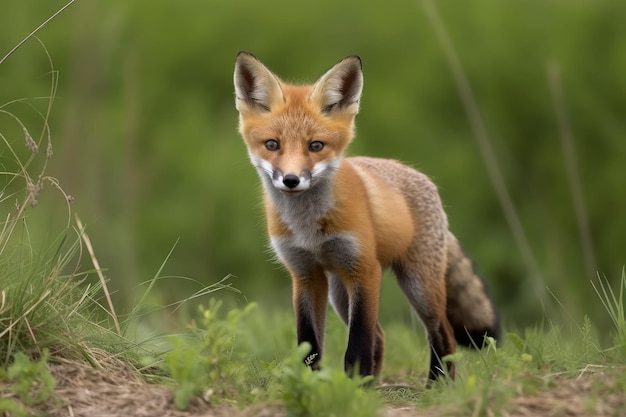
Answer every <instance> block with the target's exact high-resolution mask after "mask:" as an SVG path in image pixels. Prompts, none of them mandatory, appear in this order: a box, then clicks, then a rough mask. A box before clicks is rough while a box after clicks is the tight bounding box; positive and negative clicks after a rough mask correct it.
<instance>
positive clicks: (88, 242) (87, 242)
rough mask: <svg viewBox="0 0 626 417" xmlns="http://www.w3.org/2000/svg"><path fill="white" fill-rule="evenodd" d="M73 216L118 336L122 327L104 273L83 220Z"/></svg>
mask: <svg viewBox="0 0 626 417" xmlns="http://www.w3.org/2000/svg"><path fill="white" fill-rule="evenodd" d="M75 218H76V225H77V226H78V230H79V233H80V236H81V238H82V240H83V242H85V247H86V248H87V252H88V253H89V257H90V258H91V263H92V264H93V267H94V268H95V269H96V273H97V274H98V278H99V279H100V283H101V284H102V291H103V292H104V296H105V297H106V300H107V304H108V305H109V311H108V313H109V316H111V318H112V319H113V324H114V325H115V331H116V332H117V334H118V336H121V335H122V329H121V328H120V323H119V321H118V320H117V314H115V307H113V301H111V294H110V293H109V289H108V287H107V283H106V279H105V278H104V275H103V274H102V268H100V262H98V258H96V254H95V252H94V250H93V246H92V245H91V240H90V239H89V236H87V233H85V228H84V226H83V222H81V221H80V218H79V217H78V215H75Z"/></svg>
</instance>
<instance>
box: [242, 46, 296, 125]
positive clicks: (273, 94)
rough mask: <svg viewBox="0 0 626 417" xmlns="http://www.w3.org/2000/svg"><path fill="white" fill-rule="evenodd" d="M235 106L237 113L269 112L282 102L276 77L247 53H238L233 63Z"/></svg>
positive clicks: (281, 93) (282, 97)
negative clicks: (273, 106)
mask: <svg viewBox="0 0 626 417" xmlns="http://www.w3.org/2000/svg"><path fill="white" fill-rule="evenodd" d="M234 78H235V105H236V107H237V110H239V112H240V113H241V112H259V111H270V109H271V108H272V105H273V104H275V103H277V102H282V101H284V96H283V91H282V89H281V87H280V81H279V80H278V77H276V75H274V73H272V72H271V71H270V70H269V69H268V68H267V67H266V66H265V65H263V63H261V61H259V60H258V59H257V57H255V56H254V55H252V54H251V53H249V52H244V51H242V52H239V53H238V54H237V59H236V61H235V76H234Z"/></svg>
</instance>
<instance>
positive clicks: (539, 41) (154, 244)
mask: <svg viewBox="0 0 626 417" xmlns="http://www.w3.org/2000/svg"><path fill="white" fill-rule="evenodd" d="M63 4H65V1H60V0H46V1H41V0H4V1H3V3H2V5H1V6H0V54H2V55H4V53H5V52H6V51H8V50H10V49H11V48H12V47H13V46H14V45H16V44H17V43H18V42H19V41H20V40H21V39H23V38H24V37H25V36H26V35H27V34H28V33H29V32H30V31H31V30H32V29H33V28H35V27H36V26H37V25H38V24H40V23H41V22H42V21H44V20H45V19H46V18H47V17H49V16H50V15H51V14H53V13H54V12H55V11H56V10H58V9H59V8H60V7H61V6H62V5H63ZM435 4H436V7H437V9H438V11H439V14H440V16H441V20H442V22H443V24H444V25H445V26H446V28H447V30H448V31H449V35H450V38H451V41H452V43H453V45H454V47H455V48H456V50H457V52H458V54H459V58H460V60H461V63H462V64H463V66H464V68H465V70H466V72H467V77H468V79H469V82H470V84H471V86H472V88H473V91H474V93H475V96H476V100H477V102H478V110H479V111H480V113H481V114H482V116H483V118H484V121H485V125H486V128H487V131H488V132H489V135H490V138H491V144H492V146H493V148H494V152H495V155H496V158H497V160H498V164H499V166H500V168H501V171H502V177H501V179H502V180H503V181H504V182H505V184H506V186H507V188H508V191H509V193H510V194H511V196H512V200H513V203H514V205H515V208H516V210H517V212H518V214H519V216H520V218H521V223H522V226H523V230H524V233H525V235H526V236H527V238H528V240H529V242H530V247H531V250H532V257H533V258H534V260H535V262H536V264H537V267H538V268H537V269H538V271H534V270H533V268H534V267H533V265H532V263H529V262H528V261H527V260H525V259H524V257H523V256H522V255H521V254H520V249H519V246H518V245H517V244H516V241H515V239H514V238H513V235H512V232H511V229H510V227H509V225H508V223H507V221H506V219H505V216H504V214H503V210H502V207H501V205H500V203H499V202H498V198H497V196H496V193H495V191H494V187H493V186H492V182H491V181H490V178H489V176H488V173H487V169H486V165H485V163H484V161H483V159H482V157H481V153H480V152H479V150H478V148H477V146H476V139H475V136H474V134H473V132H472V129H471V126H470V123H469V121H468V117H467V114H466V112H465V110H464V108H463V106H462V104H461V101H460V99H459V93H458V89H457V87H456V85H455V82H454V78H453V76H452V73H451V70H450V66H449V65H448V62H447V61H446V58H445V55H444V53H443V50H442V48H441V44H440V42H439V39H438V38H437V36H436V32H435V31H434V29H433V20H432V19H431V18H429V15H428V13H427V12H426V9H425V8H424V7H423V6H424V3H423V2H422V1H420V0H415V1H408V0H388V1H385V2H380V3H379V2H366V1H362V0H361V1H356V0H346V1H338V0H332V1H331V0H319V1H316V2H297V1H293V0H292V1H286V0H266V1H262V2H261V1H250V0H247V1H238V0H232V1H199V0H178V1H173V0H170V1H163V0H133V1H128V0H107V1H99V2H98V1H88V0H83V1H77V2H76V3H74V4H73V5H72V6H71V7H69V8H68V9H67V10H66V11H65V12H63V13H62V14H61V15H60V16H58V17H57V18H56V19H55V20H54V21H53V22H52V23H50V24H49V25H47V26H46V27H45V28H44V29H43V30H42V31H40V32H39V33H38V35H37V36H38V37H39V39H40V40H41V42H42V43H43V44H44V45H45V47H46V48H47V51H48V53H49V54H50V57H51V60H52V62H53V65H54V69H55V70H56V71H58V90H57V91H56V98H55V103H54V106H53V108H52V115H51V119H50V127H51V131H52V140H53V146H54V152H55V156H54V158H53V159H52V160H51V161H50V166H49V167H48V171H47V172H48V174H50V175H53V176H55V177H57V178H58V179H59V180H60V183H61V186H62V187H63V189H64V190H65V191H66V192H67V193H69V194H71V195H72V196H74V198H75V203H74V208H73V210H74V211H75V212H77V213H78V214H79V215H80V217H81V219H82V221H83V222H84V223H86V225H87V233H88V234H89V236H90V237H91V240H92V243H93V245H94V248H95V251H96V254H97V256H98V259H99V261H100V263H101V265H102V266H103V267H105V268H106V269H107V271H106V276H107V278H109V279H110V288H111V290H112V291H114V292H115V293H114V298H115V301H116V303H117V305H119V306H120V307H119V309H120V310H121V311H122V312H123V311H128V310H130V308H131V306H132V303H133V302H136V300H137V299H138V297H139V296H140V294H141V292H142V291H143V290H144V289H145V287H141V286H140V283H142V282H145V281H146V280H148V279H150V278H151V277H152V276H154V274H155V273H156V271H157V270H158V269H159V267H160V265H161V264H162V263H163V262H164V260H165V259H166V257H167V254H168V252H169V251H170V249H172V247H174V246H175V248H174V251H173V253H172V255H171V256H170V257H169V259H167V263H166V265H165V268H164V270H163V274H162V275H164V276H184V277H189V278H192V279H193V281H191V280H184V279H181V278H165V279H163V280H161V281H159V284H158V290H159V292H158V293H154V294H153V297H154V300H153V302H154V303H158V304H168V303H171V302H174V301H176V300H180V299H183V298H186V297H188V296H189V295H191V294H192V293H193V292H195V291H197V290H199V289H200V288H201V285H209V284H211V283H214V282H216V281H219V280H220V279H221V278H223V277H225V276H227V275H229V274H232V277H231V278H230V282H232V284H233V286H234V287H236V288H238V289H239V290H240V291H241V294H235V293H224V297H226V298H229V299H230V300H231V301H232V302H234V303H244V302H245V301H246V300H255V301H259V303H260V304H261V308H268V309H270V308H279V309H287V308H290V296H289V294H290V281H289V278H288V276H287V274H286V272H285V271H284V270H283V269H282V268H281V267H279V266H278V265H277V264H275V263H272V262H271V255H270V254H269V252H268V250H267V241H266V236H265V230H264V224H263V211H262V206H261V204H260V184H259V180H258V178H257V176H256V172H255V171H254V170H253V169H252V167H251V166H250V165H249V162H248V160H247V155H246V151H245V148H244V145H243V142H242V140H241V139H240V137H239V136H238V134H237V130H236V125H237V114H236V111H235V107H234V100H233V86H232V71H233V64H234V59H235V55H236V54H237V52H238V51H240V50H248V51H251V52H253V53H254V54H255V55H257V56H258V57H259V58H260V59H261V60H262V61H263V62H265V63H266V64H267V65H268V66H269V67H270V68H271V69H272V70H274V71H275V72H276V73H277V74H279V75H280V76H281V77H283V78H284V79H286V80H288V81H294V82H310V81H314V80H315V79H316V78H317V77H318V76H319V75H321V74H322V73H323V72H324V71H325V70H327V69H328V68H329V67H330V66H332V65H333V64H334V63H335V62H337V61H338V60H340V59H341V58H343V57H345V56H347V55H352V54H358V55H360V56H361V58H362V60H363V65H364V74H365V86H364V96H363V100H362V106H361V113H360V114H359V116H358V118H357V127H358V129H357V138H356V140H355V141H354V142H353V145H352V147H351V149H350V153H351V154H368V155H374V156H380V157H392V158H397V159H400V160H402V161H405V162H407V163H410V164H412V165H413V166H415V167H417V168H419V169H420V170H422V171H424V172H425V173H427V174H428V175H430V176H432V177H433V178H434V180H435V181H436V183H437V184H438V185H439V187H440V191H441V194H442V197H443V200H444V203H445V205H446V208H447V211H448V215H449V218H450V223H451V227H452V230H453V231H454V233H455V234H456V235H457V236H458V237H459V239H460V240H461V241H462V243H463V244H464V247H465V249H466V251H467V252H468V253H470V254H471V255H472V257H473V258H474V259H475V260H476V261H477V263H478V265H479V269H480V271H481V272H482V274H483V275H484V276H485V277H486V279H487V281H488V282H489V285H490V288H491V291H492V294H493V296H494V298H495V299H496V302H497V303H498V305H499V306H500V308H501V310H502V315H503V318H504V320H505V322H506V323H509V324H510V325H524V324H528V323H532V322H535V321H536V320H539V319H541V318H542V317H546V316H547V317H548V318H549V319H550V320H552V319H553V317H556V316H553V313H556V312H559V311H561V310H560V308H561V307H559V306H558V304H559V303H560V304H562V305H563V306H564V307H565V309H566V310H567V312H568V314H569V315H571V316H572V317H574V318H575V319H576V320H581V319H582V316H583V315H584V314H588V315H590V316H591V317H592V318H596V319H598V320H600V321H602V320H604V319H603V317H605V316H606V314H604V313H603V308H602V306H601V303H600V302H599V300H598V298H597V296H596V295H595V294H594V292H593V287H592V286H591V284H590V280H592V279H594V278H596V271H597V272H599V273H600V274H601V275H603V276H606V277H607V278H608V279H609V280H610V281H611V282H612V283H613V284H614V285H617V282H618V281H619V278H620V277H621V271H622V267H623V264H624V262H626V251H625V249H626V233H625V227H626V216H624V210H625V209H626V193H625V191H626V187H625V184H624V181H625V177H626V176H625V173H626V169H625V167H624V163H625V161H626V137H625V136H626V135H625V133H626V25H625V24H624V21H625V19H626V2H624V1H623V0H614V1H611V0H593V1H592V0H526V1H513V0H474V1H471V2H470V1H465V0H445V1H438V2H435ZM551 66H552V67H555V68H558V69H559V71H560V78H559V80H560V81H559V86H560V87H561V88H562V90H563V97H564V103H565V110H566V111H567V115H568V118H569V123H568V125H567V126H568V128H569V129H571V132H572V133H573V145H574V150H575V154H574V156H575V158H576V159H575V161H576V164H577V168H578V169H577V170H576V175H577V176H578V177H579V179H580V180H579V181H575V183H576V184H577V186H578V187H580V188H581V189H582V194H583V197H584V203H585V205H586V212H587V213H586V216H585V221H584V222H583V223H585V222H588V225H589V229H590V230H591V239H590V240H589V241H587V242H585V241H583V240H582V239H581V237H580V236H581V232H580V229H581V222H580V221H579V220H577V218H576V211H575V209H574V202H573V198H572V188H571V186H570V182H569V179H568V175H567V165H566V164H567V162H566V161H567V160H566V153H564V150H563V146H562V142H561V138H562V133H561V132H560V130H559V125H558V119H557V112H556V111H555V104H554V98H553V94H551V90H550V84H549V81H548V80H549V78H548V71H549V68H550V67H551ZM0 86H1V88H0V103H7V102H10V101H11V100H14V99H18V98H28V99H29V100H27V101H26V102H18V103H14V104H10V105H8V106H6V107H4V109H5V110H9V111H11V112H13V113H14V114H16V115H18V116H19V117H20V118H21V119H22V120H23V121H24V123H25V124H26V125H27V126H29V128H30V129H32V130H33V131H38V129H41V118H40V116H39V115H37V113H36V111H33V108H34V109H38V110H40V111H44V110H45V107H46V106H45V105H46V101H45V100H44V99H38V98H37V97H42V96H46V95H49V90H50V64H49V62H48V57H47V55H46V52H45V50H44V49H43V48H42V46H41V44H40V43H38V42H37V41H36V40H35V39H31V40H30V41H29V42H28V43H26V44H25V45H24V46H23V47H22V48H21V49H20V50H19V51H18V52H16V53H15V54H14V55H12V56H11V57H10V58H9V59H8V60H7V61H6V62H5V63H3V64H2V65H0ZM0 131H1V132H2V134H3V135H4V136H5V137H6V138H7V140H9V141H11V142H14V143H15V144H16V145H15V147H16V148H17V149H19V150H20V151H23V152H24V157H26V156H27V150H26V149H25V147H24V146H23V145H22V144H21V143H20V142H21V141H23V133H22V129H21V127H20V126H19V125H18V124H16V123H15V122H14V121H13V120H12V119H11V118H10V117H7V116H6V115H4V114H2V115H0ZM0 146H3V145H0ZM0 158H2V160H1V162H2V164H3V166H4V167H5V169H7V170H11V169H14V167H13V166H12V160H11V157H10V155H9V154H8V152H6V151H2V150H1V149H0ZM570 161H571V160H570ZM37 211H39V212H44V213H45V216H42V218H43V219H44V220H40V221H39V222H38V223H37V221H35V224H36V227H35V229H37V230H34V231H33V233H34V235H40V236H42V241H45V237H46V235H47V234H54V233H55V231H58V230H59V227H58V226H59V225H60V226H61V227H62V226H63V225H64V224H65V221H66V218H65V217H66V213H65V209H64V207H63V204H59V202H58V198H56V197H54V193H52V192H50V193H47V194H45V195H42V197H41V201H40V207H37V209H35V210H33V211H32V213H35V212H37ZM32 216H33V217H35V214H32ZM585 244H588V246H590V247H591V249H590V250H585V249H584V246H585ZM82 263H83V265H85V266H86V267H90V263H89V260H88V258H84V259H83V261H82ZM537 272H539V273H537ZM194 281H195V282H194ZM551 293H553V294H554V295H555V296H556V298H557V299H558V301H556V300H555V297H553V296H552V295H551ZM227 294H230V295H227ZM383 298H384V300H383V306H382V311H381V315H382V318H383V321H388V320H394V319H395V318H396V317H398V316H400V317H402V318H403V319H409V318H410V313H409V309H408V307H407V304H406V303H405V302H404V301H403V300H402V299H401V296H400V293H399V291H398V290H397V289H396V288H395V284H394V282H393V279H392V278H388V279H386V283H385V287H384V294H383ZM400 300H402V301H400ZM561 313H562V311H561V312H560V313H558V314H559V315H562V314H561ZM555 321H558V320H556V319H555Z"/></svg>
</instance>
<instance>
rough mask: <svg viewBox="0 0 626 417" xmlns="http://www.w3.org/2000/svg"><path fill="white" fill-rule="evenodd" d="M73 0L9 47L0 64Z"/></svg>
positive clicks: (72, 1) (71, 1)
mask: <svg viewBox="0 0 626 417" xmlns="http://www.w3.org/2000/svg"><path fill="white" fill-rule="evenodd" d="M74 1H75V0H70V1H69V2H68V3H67V4H65V6H63V7H61V8H60V9H59V10H58V11H57V12H56V13H55V14H53V15H52V16H50V17H49V18H47V19H46V20H45V21H44V22H43V23H42V24H41V25H39V26H37V27H36V28H35V30H33V31H32V32H31V33H29V34H28V35H27V36H26V37H25V38H24V39H22V41H21V42H20V43H18V44H17V45H15V46H14V47H13V49H11V50H10V51H9V52H7V54H6V55H5V56H3V57H2V59H0V65H2V63H3V62H4V61H6V60H7V58H9V57H10V56H11V55H13V53H14V52H15V51H17V50H18V49H19V48H20V47H21V46H22V45H24V44H25V43H26V41H28V40H29V39H30V38H32V37H33V36H35V33H37V32H39V31H40V30H41V29H42V28H43V27H44V26H46V25H47V24H48V22H50V21H51V20H52V19H54V18H55V17H57V16H58V15H59V14H60V13H61V12H63V10H65V9H67V8H68V7H69V6H70V5H71V4H72V3H74Z"/></svg>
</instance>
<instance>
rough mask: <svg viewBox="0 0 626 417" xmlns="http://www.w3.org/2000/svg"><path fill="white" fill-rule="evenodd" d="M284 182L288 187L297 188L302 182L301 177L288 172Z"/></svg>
mask: <svg viewBox="0 0 626 417" xmlns="http://www.w3.org/2000/svg"><path fill="white" fill-rule="evenodd" d="M283 184H285V186H286V187H287V188H295V187H297V186H298V184H300V178H298V176H297V175H294V174H287V175H285V177H284V178H283Z"/></svg>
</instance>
